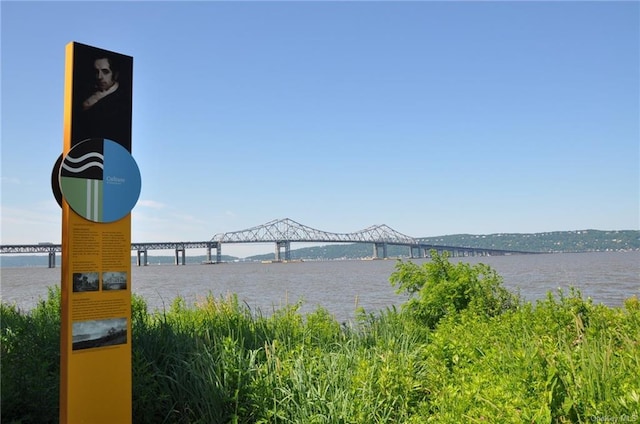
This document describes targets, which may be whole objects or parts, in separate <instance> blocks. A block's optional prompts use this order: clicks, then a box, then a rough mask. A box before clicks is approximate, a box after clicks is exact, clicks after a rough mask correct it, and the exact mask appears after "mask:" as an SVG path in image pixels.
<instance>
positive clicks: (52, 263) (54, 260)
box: [49, 250, 56, 268]
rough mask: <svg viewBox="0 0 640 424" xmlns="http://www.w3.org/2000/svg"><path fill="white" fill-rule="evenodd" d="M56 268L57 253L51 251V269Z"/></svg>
mask: <svg viewBox="0 0 640 424" xmlns="http://www.w3.org/2000/svg"><path fill="white" fill-rule="evenodd" d="M55 267H56V251H55V250H49V268H55Z"/></svg>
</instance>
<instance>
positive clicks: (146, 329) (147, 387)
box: [0, 256, 640, 424]
mask: <svg viewBox="0 0 640 424" xmlns="http://www.w3.org/2000/svg"><path fill="white" fill-rule="evenodd" d="M390 280H391V282H392V284H394V285H396V286H397V287H398V291H399V292H405V293H409V294H411V298H410V300H409V301H408V302H407V303H406V304H404V305H402V307H401V308H397V309H395V308H393V309H389V310H386V311H383V312H380V313H376V314H372V313H367V312H366V311H363V310H359V311H358V312H357V319H356V321H355V322H354V323H351V324H348V325H344V324H340V323H339V322H337V321H336V320H335V319H334V318H333V317H332V316H331V315H330V314H329V313H328V312H327V311H326V310H324V309H322V308H319V309H317V310H316V311H315V312H313V313H310V314H307V315H304V316H303V315H302V314H300V313H299V308H300V306H301V305H300V304H293V305H289V306H287V307H284V308H281V309H278V310H276V311H275V312H274V313H273V314H271V315H269V316H264V315H262V314H260V313H259V312H256V311H251V310H249V309H248V307H247V306H246V305H244V304H242V303H241V302H240V301H239V300H238V299H237V297H235V296H228V297H225V298H215V297H213V296H208V297H206V298H204V299H202V300H201V301H200V302H198V303H197V304H196V305H195V306H193V307H188V306H186V304H185V302H184V300H183V299H181V298H178V299H176V300H175V301H174V302H173V304H172V305H171V307H170V308H169V309H168V310H166V311H154V312H149V311H148V310H147V306H146V304H145V302H144V299H142V298H140V297H138V296H134V298H133V301H132V326H133V334H132V350H133V396H134V398H133V405H134V406H133V422H135V423H389V422H402V423H424V422H434V423H459V422H502V423H522V422H531V423H533V422H535V423H563V422H595V421H598V422H602V421H609V422H611V421H613V420H617V422H625V421H626V422H637V421H638V420H640V379H639V378H638V373H639V370H640V301H638V299H637V298H630V299H629V300H627V301H626V302H625V306H624V307H622V308H610V307H606V306H602V305H594V304H593V303H591V301H590V300H589V299H583V298H582V297H581V295H580V293H578V292H576V291H571V292H569V293H563V292H558V293H549V295H548V297H547V298H546V299H544V300H542V301H538V302H536V303H526V302H522V301H521V300H520V299H518V298H517V297H515V296H513V295H511V294H509V293H506V291H504V289H502V287H501V279H500V277H499V276H498V275H496V274H495V272H493V271H492V270H491V269H490V268H488V267H486V266H484V265H482V264H479V265H476V266H470V265H465V264H457V265H452V264H450V263H449V262H448V260H447V258H446V257H438V256H436V257H435V258H434V260H433V261H432V262H429V263H425V264H424V265H423V266H422V267H419V266H417V265H413V264H411V263H402V262H399V263H398V265H397V268H396V271H395V272H394V274H393V275H392V276H391V278H390ZM59 296H60V293H59V290H58V289H54V288H52V289H50V290H49V296H48V298H47V299H43V300H41V301H40V303H39V304H38V306H37V307H36V308H34V309H33V310H31V311H29V312H22V311H20V310H18V309H17V308H15V307H14V306H11V305H7V304H2V305H1V306H0V313H1V315H0V319H1V340H0V341H1V352H0V353H1V356H0V360H1V365H2V390H1V396H2V399H1V400H2V422H7V423H21V424H26V423H56V422H58V416H57V415H58V387H59V325H60V317H59V313H60V303H59Z"/></svg>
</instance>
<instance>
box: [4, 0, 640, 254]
mask: <svg viewBox="0 0 640 424" xmlns="http://www.w3.org/2000/svg"><path fill="white" fill-rule="evenodd" d="M0 7H1V9H0V13H1V19H2V30H1V31H2V33H1V35H2V40H1V42H2V45H1V47H2V64H1V66H2V76H1V82H2V110H1V113H2V200H1V201H2V203H1V207H2V243H3V244H10V243H37V242H40V241H52V242H59V241H60V233H61V213H60V208H59V207H58V205H57V203H56V202H55V200H54V198H53V196H52V194H51V189H50V173H51V169H52V166H53V163H54V162H55V159H56V158H57V157H58V155H59V154H60V152H61V150H62V123H63V117H62V114H63V97H62V96H63V83H64V82H63V78H64V54H65V45H66V44H67V43H68V42H71V41H77V42H80V43H84V44H89V45H93V46H96V47H100V48H104V49H107V50H113V51H116V52H119V53H122V54H126V55H130V56H133V58H134V101H133V103H134V104H133V106H134V110H133V155H134V157H135V159H136V161H137V163H138V165H139V167H140V171H141V174H142V193H141V196H140V200H139V202H138V204H137V205H136V207H135V209H134V210H133V224H132V238H133V240H134V241H137V242H142V241H187V240H190V241H196V240H198V241H199V240H208V239H210V238H211V237H212V236H213V235H214V234H216V233H220V232H227V231H235V230H241V229H245V228H248V227H252V226H255V225H259V224H262V223H266V222H268V221H271V220H273V219H279V218H291V219H293V220H295V221H298V222H300V223H302V224H305V225H308V226H311V227H314V228H317V229H320V230H325V231H331V232H340V233H348V232H353V231H356V230H360V229H362V228H365V227H368V226H370V225H374V224H387V225H389V226H390V227H392V228H394V229H395V230H397V231H399V232H401V233H404V234H407V235H410V236H414V237H421V236H438V235H445V234H458V233H472V234H489V233H501V232H509V233H532V232H545V231H560V230H580V229H603V230H604V229H639V228H640V223H639V213H640V212H639V208H640V199H639V196H640V194H639V192H640V171H639V167H640V154H639V149H640V147H639V140H640V127H639V119H640V118H639V117H640V107H639V98H640V83H639V82H640V66H639V65H640V60H639V54H640V53H639V52H640V32H639V31H640V30H639V28H640V23H639V20H640V18H639V16H640V13H639V12H640V8H639V3H638V2H613V3H612V2H556V3H554V2H475V3H471V2H7V1H3V2H2V3H1V6H0ZM245 249H246V252H248V251H249V250H250V249H253V250H255V249H258V250H259V251H265V250H266V251H271V250H272V247H271V246H269V247H265V246H263V247H261V248H257V247H245ZM224 253H230V254H233V253H234V252H229V251H225V252H224ZM240 255H241V256H242V253H240Z"/></svg>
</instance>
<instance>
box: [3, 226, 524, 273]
mask: <svg viewBox="0 0 640 424" xmlns="http://www.w3.org/2000/svg"><path fill="white" fill-rule="evenodd" d="M268 242H271V243H275V261H283V260H284V261H288V260H291V243H293V242H296V243H325V244H327V243H343V244H344V243H367V244H371V245H373V258H376V259H377V258H384V259H386V258H388V250H387V247H388V246H406V247H408V248H409V252H408V253H409V257H410V258H416V257H428V256H429V252H430V251H431V250H436V251H438V252H439V253H442V252H445V251H447V252H449V254H450V255H451V256H499V255H510V254H528V253H532V252H523V251H515V250H501V249H486V248H477V247H464V246H445V245H435V244H429V243H424V242H422V241H420V239H416V238H413V237H409V236H406V235H404V234H402V233H399V232H397V231H395V230H393V229H392V228H390V227H388V226H386V225H374V226H372V227H368V228H365V229H363V230H360V231H356V232H354V233H330V232H327V231H320V230H316V229H313V228H311V227H307V226H305V225H302V224H299V223H297V222H295V221H293V220H291V219H288V218H286V219H280V220H274V221H270V222H268V223H266V224H263V225H259V226H256V227H252V228H249V229H246V230H240V231H233V232H229V233H220V234H216V235H214V236H213V237H212V238H211V240H208V241H184V242H183V241H181V242H147V243H131V250H132V251H134V250H135V251H136V252H137V265H138V266H141V265H148V258H147V252H148V251H149V250H173V251H174V252H175V264H176V265H180V264H182V265H184V264H185V263H186V250H187V249H197V248H204V249H206V252H207V260H206V262H205V263H220V262H222V245H223V244H226V243H268ZM212 249H215V250H216V255H215V260H214V259H213V256H212ZM61 251H62V246H61V245H60V244H52V243H38V244H21V245H0V253H1V254H11V253H18V254H32V253H47V254H48V255H49V268H54V267H55V257H56V253H59V252H61Z"/></svg>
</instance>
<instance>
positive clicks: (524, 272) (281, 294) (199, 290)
mask: <svg viewBox="0 0 640 424" xmlns="http://www.w3.org/2000/svg"><path fill="white" fill-rule="evenodd" d="M413 261H414V262H416V263H423V262H424V261H425V259H414V260H413ZM450 261H451V262H452V263H457V262H459V261H464V262H468V263H471V264H473V263H478V262H482V263H485V264H488V265H490V266H491V267H493V268H494V269H495V270H496V271H497V272H498V274H500V275H501V276H502V277H503V278H504V282H505V286H506V287H507V288H508V289H510V290H513V291H519V292H520V294H521V295H522V296H523V297H524V298H525V299H526V300H529V301H535V300H538V299H542V298H544V297H545V296H546V294H547V292H549V291H554V292H555V291H556V290H557V289H558V288H564V289H567V288H568V287H570V286H573V287H576V288H578V289H580V291H581V292H582V294H583V296H585V297H591V298H592V299H593V300H594V302H595V303H603V304H606V305H609V306H621V305H622V302H623V301H624V299H626V298H628V297H631V296H633V295H636V296H640V252H625V253H617V252H616V253H614V252H611V253H608V252H604V253H558V254H541V255H514V256H494V257H478V258H450ZM395 264H396V261H395V260H375V261H356V260H354V261H325V262H293V263H286V264H282V263H274V264H261V263H228V264H218V265H199V264H191V265H186V266H175V265H149V266H146V267H136V266H135V265H134V266H132V278H133V285H132V291H133V292H134V293H137V294H140V295H142V296H143V297H144V298H145V299H146V300H147V302H148V304H149V307H150V309H151V310H153V309H162V308H164V307H167V308H168V307H169V305H170V304H171V302H172V301H173V300H174V299H175V298H176V297H177V296H182V297H184V298H185V300H186V301H187V302H188V303H193V302H195V301H197V300H198V298H202V297H204V296H206V295H208V294H212V295H214V296H216V297H219V296H226V295H228V294H232V293H235V294H237V295H238V298H239V299H240V301H242V302H245V303H246V304H247V305H248V306H249V307H250V308H251V309H253V310H256V311H257V310H259V311H261V312H262V313H265V314H269V313H270V312H272V311H273V310H274V308H279V307H281V306H283V305H286V304H291V303H295V302H298V301H302V302H303V305H302V308H301V311H302V312H310V311H313V310H314V309H315V308H316V307H317V306H322V307H324V308H326V309H327V310H328V311H329V312H331V313H332V314H333V315H334V316H335V317H336V318H337V319H339V320H341V321H342V320H349V319H351V318H353V315H354V311H355V309H356V308H357V307H360V306H361V307H364V308H365V309H366V310H367V311H368V312H375V311H378V310H381V309H384V308H387V307H390V306H393V305H400V304H401V303H402V302H403V301H404V300H406V297H405V296H402V295H397V294H396V293H395V291H394V288H393V287H392V286H391V285H390V284H389V276H390V275H391V273H392V272H393V271H394V267H395ZM0 272H1V273H0V278H1V284H2V285H1V294H2V301H3V302H8V303H14V302H15V303H16V304H18V306H20V307H22V308H25V309H29V308H31V307H33V305H35V304H36V302H37V301H38V299H39V298H42V297H46V294H47V287H49V286H54V285H56V284H59V281H60V268H55V269H49V268H44V267H43V268H2V270H1V271H0Z"/></svg>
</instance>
